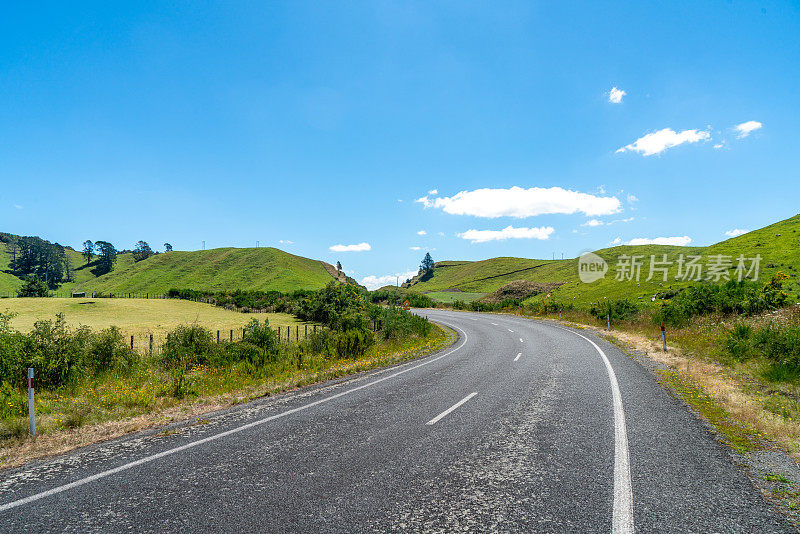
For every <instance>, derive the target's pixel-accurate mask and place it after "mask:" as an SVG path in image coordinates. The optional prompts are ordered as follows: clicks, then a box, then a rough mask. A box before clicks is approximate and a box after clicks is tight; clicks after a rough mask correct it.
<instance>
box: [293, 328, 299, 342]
mask: <svg viewBox="0 0 800 534" xmlns="http://www.w3.org/2000/svg"><path fill="white" fill-rule="evenodd" d="M294 337H295V341H300V325H296V326H295V327H294Z"/></svg>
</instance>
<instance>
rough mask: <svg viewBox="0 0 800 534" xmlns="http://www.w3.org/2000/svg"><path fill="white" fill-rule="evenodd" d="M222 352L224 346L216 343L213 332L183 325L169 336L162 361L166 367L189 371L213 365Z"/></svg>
mask: <svg viewBox="0 0 800 534" xmlns="http://www.w3.org/2000/svg"><path fill="white" fill-rule="evenodd" d="M222 350H223V348H222V346H221V345H218V344H217V343H216V342H215V341H214V335H213V334H212V333H211V330H208V329H206V328H203V327H202V326H198V325H181V326H178V327H177V328H175V330H173V331H172V332H170V333H168V334H167V340H166V342H165V343H164V346H163V347H162V349H161V359H162V360H161V361H162V363H163V364H164V365H165V366H166V367H170V368H183V369H187V368H189V367H191V366H193V365H201V364H202V365H207V364H209V363H211V362H212V361H213V360H215V359H216V358H217V357H218V356H220V355H221V351H222Z"/></svg>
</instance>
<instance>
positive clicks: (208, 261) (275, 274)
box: [62, 248, 335, 293]
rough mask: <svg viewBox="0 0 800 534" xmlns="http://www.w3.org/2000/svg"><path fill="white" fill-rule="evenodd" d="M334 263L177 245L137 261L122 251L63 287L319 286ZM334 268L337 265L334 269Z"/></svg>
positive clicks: (268, 252) (267, 251)
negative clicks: (110, 264) (110, 263)
mask: <svg viewBox="0 0 800 534" xmlns="http://www.w3.org/2000/svg"><path fill="white" fill-rule="evenodd" d="M330 269H332V267H330V266H326V264H325V263H323V262H321V261H317V260H312V259H309V258H303V257H301V256H295V255H293V254H289V253H288V252H284V251H282V250H278V249H276V248H244V249H242V248H217V249H212V250H197V251H193V252H182V251H173V252H168V253H165V254H157V255H155V256H151V257H150V258H147V259H146V260H142V261H140V262H134V261H133V257H132V255H131V254H121V255H119V256H118V258H117V264H116V265H115V267H114V270H113V271H111V272H110V273H107V274H104V275H102V276H99V277H93V276H91V267H83V268H81V269H77V270H76V272H75V278H76V282H75V283H74V284H66V285H65V286H64V287H63V289H62V291H66V290H72V289H75V290H79V291H86V292H92V291H102V292H104V293H165V292H167V291H169V289H171V288H179V289H195V290H210V291H217V290H236V289H251V290H262V291H268V290H278V291H292V290H295V289H319V288H321V287H324V286H325V285H326V284H327V283H328V282H330V281H331V280H333V279H334V277H333V276H332V275H331V273H330ZM334 271H335V270H334Z"/></svg>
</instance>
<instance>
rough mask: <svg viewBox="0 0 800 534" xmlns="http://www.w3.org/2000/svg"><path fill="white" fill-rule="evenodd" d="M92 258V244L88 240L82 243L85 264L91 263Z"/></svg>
mask: <svg viewBox="0 0 800 534" xmlns="http://www.w3.org/2000/svg"><path fill="white" fill-rule="evenodd" d="M92 256H94V243H92V241H91V240H90V239H87V240H86V241H84V242H83V257H84V258H86V263H89V262H90V261H92Z"/></svg>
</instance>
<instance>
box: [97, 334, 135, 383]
mask: <svg viewBox="0 0 800 534" xmlns="http://www.w3.org/2000/svg"><path fill="white" fill-rule="evenodd" d="M136 359H137V356H136V353H135V352H134V351H133V350H131V348H130V346H129V345H128V344H127V343H125V337H124V336H123V335H122V334H121V333H120V331H119V328H117V327H116V326H112V327H109V328H107V329H105V330H103V331H101V332H99V333H97V334H94V335H93V336H92V340H91V342H90V344H89V351H88V353H87V355H86V362H85V363H86V366H87V368H88V369H90V370H92V371H94V372H95V373H99V372H103V371H109V370H111V369H115V368H130V367H131V366H132V365H133V364H134V362H135V361H136Z"/></svg>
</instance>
